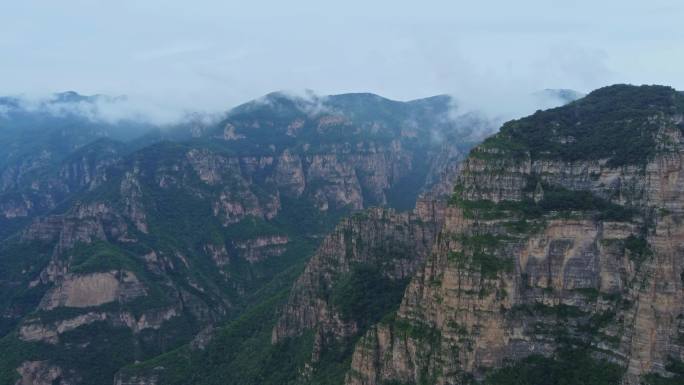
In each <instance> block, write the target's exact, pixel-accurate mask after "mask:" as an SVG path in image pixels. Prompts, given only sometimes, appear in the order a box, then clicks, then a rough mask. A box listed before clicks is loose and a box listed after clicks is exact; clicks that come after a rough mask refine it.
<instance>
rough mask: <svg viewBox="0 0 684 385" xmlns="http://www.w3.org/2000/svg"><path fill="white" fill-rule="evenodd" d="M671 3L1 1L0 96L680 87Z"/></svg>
mask: <svg viewBox="0 0 684 385" xmlns="http://www.w3.org/2000/svg"><path fill="white" fill-rule="evenodd" d="M683 21H684V1H682V0H648V1H646V0H593V1H585V0H575V1H573V0H564V1H556V0H544V1H542V0H539V1H537V0H515V1H510V0H497V1H486V0H479V1H475V0H471V1H459V0H451V1H427V0H422V1H417V0H413V1H402V0H375V1H372V0H365V1H360V0H345V1H336V2H328V1H323V0H317V1H314V0H311V1H299V0H287V1H285V0H280V1H276V0H270V1H263V0H249V1H248V0H244V1H239V2H238V1H231V0H228V1H207V0H193V1H188V0H163V1H162V0H116V1H75V0H59V1H51V0H44V1H34V0H1V1H0V94H5V95H6V94H19V93H23V94H44V93H49V92H56V91H64V90H76V91H78V92H81V93H86V94H93V93H105V94H112V95H120V94H127V95H130V96H131V98H138V100H143V99H144V100H146V101H148V102H151V103H154V104H157V105H160V106H164V107H169V108H174V109H180V108H187V109H193V110H194V109H200V110H210V111H211V110H222V109H226V108H228V107H231V106H234V105H236V104H238V103H240V102H243V101H246V100H248V99H251V98H255V97H258V96H260V95H262V94H265V93H268V92H270V91H274V90H303V89H312V90H314V91H316V92H317V93H321V94H329V93H342V92H352V91H369V92H374V93H378V94H381V95H384V96H387V97H390V98H395V99H401V100H403V99H412V98H418V97H424V96H429V95H433V94H440V93H449V94H453V95H456V96H457V97H459V99H460V100H462V102H463V103H466V104H473V105H476V106H483V105H484V106H492V105H498V106H499V107H497V108H502V107H501V105H503V104H506V103H513V101H512V99H514V95H516V94H517V93H521V92H532V91H534V90H539V89H543V88H572V89H576V90H579V91H588V90H591V89H593V88H596V87H599V86H602V85H606V84H611V83H617V82H626V83H636V84H642V83H661V84H668V85H672V86H674V87H676V88H678V89H684V27H683V24H682V22H683Z"/></svg>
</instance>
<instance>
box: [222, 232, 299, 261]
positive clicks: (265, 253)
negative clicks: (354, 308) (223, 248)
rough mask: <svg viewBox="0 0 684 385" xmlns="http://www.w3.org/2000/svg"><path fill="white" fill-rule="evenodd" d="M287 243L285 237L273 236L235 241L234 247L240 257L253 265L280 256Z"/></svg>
mask: <svg viewBox="0 0 684 385" xmlns="http://www.w3.org/2000/svg"><path fill="white" fill-rule="evenodd" d="M289 242H290V240H289V238H288V237H286V236H283V235H273V236H263V237H256V238H252V239H248V240H246V241H236V242H235V246H236V247H237V249H238V250H239V254H240V257H242V258H244V259H246V260H247V261H249V262H250V263H254V262H259V261H263V260H265V259H267V258H270V257H277V256H280V255H282V254H283V253H284V252H285V251H286V250H287V244H288V243H289Z"/></svg>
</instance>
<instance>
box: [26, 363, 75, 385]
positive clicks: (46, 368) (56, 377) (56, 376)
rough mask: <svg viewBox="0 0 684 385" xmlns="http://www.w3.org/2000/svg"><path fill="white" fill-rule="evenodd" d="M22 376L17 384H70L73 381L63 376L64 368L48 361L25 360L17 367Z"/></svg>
mask: <svg viewBox="0 0 684 385" xmlns="http://www.w3.org/2000/svg"><path fill="white" fill-rule="evenodd" d="M17 372H19V376H21V378H20V379H19V380H17V382H16V383H15V385H55V384H60V385H69V384H71V382H69V381H67V380H66V379H64V378H63V371H62V368H60V367H59V366H55V365H51V364H50V363H49V362H48V361H24V362H23V363H22V364H21V366H20V367H18V368H17Z"/></svg>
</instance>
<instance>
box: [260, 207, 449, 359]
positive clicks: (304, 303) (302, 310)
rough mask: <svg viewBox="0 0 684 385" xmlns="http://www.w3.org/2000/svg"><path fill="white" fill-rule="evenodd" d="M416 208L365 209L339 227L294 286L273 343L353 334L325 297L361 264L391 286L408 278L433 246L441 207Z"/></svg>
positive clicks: (355, 325)
mask: <svg viewBox="0 0 684 385" xmlns="http://www.w3.org/2000/svg"><path fill="white" fill-rule="evenodd" d="M418 207H419V208H418V209H416V210H415V211H414V212H411V213H399V212H396V211H394V210H388V209H379V208H378V209H369V210H366V211H363V212H360V213H358V214H355V215H353V216H352V217H350V218H348V219H346V220H344V221H343V222H342V223H341V224H339V225H338V226H337V228H336V229H335V231H333V233H331V234H330V235H328V236H327V237H326V238H325V239H324V240H323V243H322V244H321V246H320V247H319V249H318V251H317V252H316V254H315V255H314V256H313V257H312V258H311V260H310V261H309V263H308V264H307V267H306V269H305V271H304V273H303V274H302V275H301V276H300V277H299V278H298V279H297V281H296V283H295V284H294V286H293V288H292V291H291V293H290V296H289V299H288V303H287V305H286V307H285V308H284V309H283V311H282V315H281V316H280V318H279V320H278V323H277V325H276V326H275V328H274V329H273V333H272V341H273V343H278V342H281V341H283V340H284V339H286V338H291V337H296V336H299V335H301V334H302V333H304V332H305V331H307V330H313V331H314V332H315V334H316V335H317V336H318V338H319V339H320V338H332V339H334V340H343V339H345V338H348V337H351V336H353V335H355V334H356V333H358V332H359V326H360V325H359V322H358V321H357V320H355V319H354V318H351V319H350V318H348V317H345V316H343V315H341V314H340V311H339V309H336V308H335V306H334V305H333V304H332V303H331V302H330V293H331V292H332V291H333V290H334V287H335V285H336V284H337V283H338V282H339V281H340V280H341V279H342V277H344V276H345V275H347V274H350V273H351V272H352V271H353V270H354V268H355V267H357V266H360V265H363V266H372V267H376V268H378V269H379V271H380V272H381V274H382V276H384V277H385V278H387V279H390V280H393V281H401V280H405V279H407V278H408V277H411V276H412V275H413V273H414V272H415V271H416V269H417V268H418V267H419V266H420V265H421V263H422V262H423V260H424V259H425V257H426V255H427V253H428V251H429V250H430V248H431V247H432V244H433V242H434V239H435V236H436V231H437V229H438V228H440V226H441V223H442V219H443V207H444V204H443V203H440V202H439V201H431V200H423V201H421V202H420V203H419V204H418ZM321 343H322V342H321V341H319V342H318V344H319V345H320V344H321ZM319 348H320V346H319Z"/></svg>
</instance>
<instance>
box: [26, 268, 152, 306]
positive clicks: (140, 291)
mask: <svg viewBox="0 0 684 385" xmlns="http://www.w3.org/2000/svg"><path fill="white" fill-rule="evenodd" d="M144 295H145V288H144V286H143V284H142V283H141V282H140V281H139V280H138V278H137V277H136V276H135V274H133V273H132V272H130V271H109V272H105V273H93V274H87V275H73V274H69V275H67V276H65V277H64V279H63V280H61V282H59V283H58V284H57V286H56V287H54V288H52V289H50V291H48V293H47V294H46V295H45V296H44V297H43V299H42V300H41V302H40V305H39V306H38V308H39V309H43V310H50V309H54V308H57V307H61V306H65V307H91V306H99V305H102V304H105V303H109V302H114V301H117V302H126V301H129V300H131V299H133V298H136V297H139V296H144Z"/></svg>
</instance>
